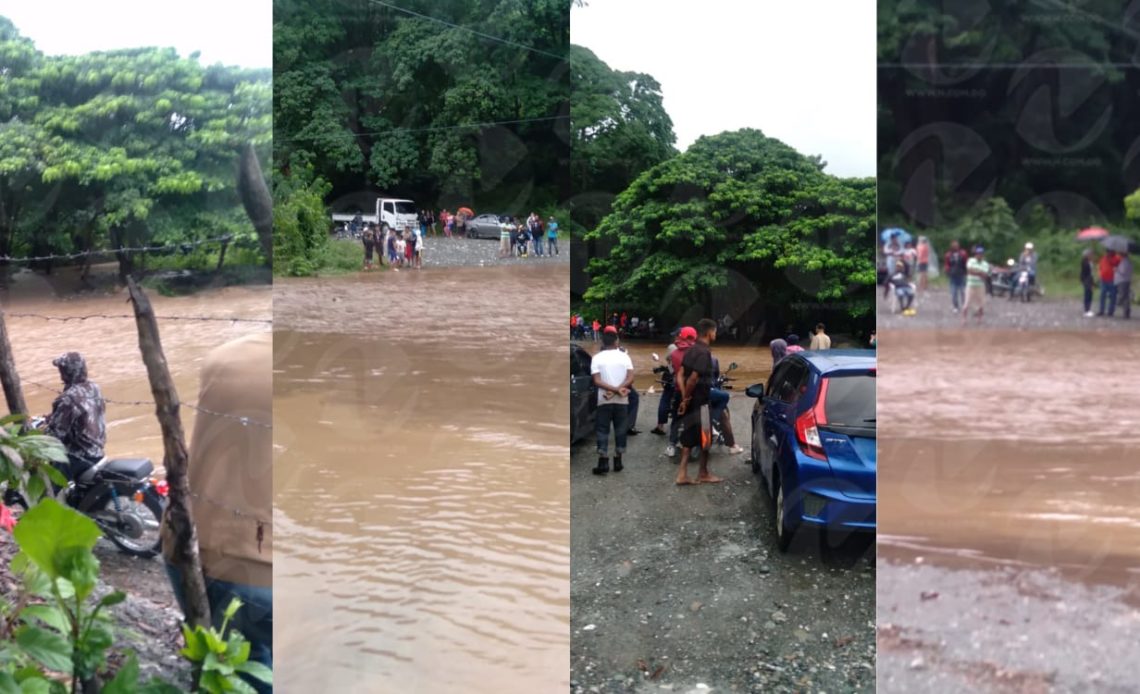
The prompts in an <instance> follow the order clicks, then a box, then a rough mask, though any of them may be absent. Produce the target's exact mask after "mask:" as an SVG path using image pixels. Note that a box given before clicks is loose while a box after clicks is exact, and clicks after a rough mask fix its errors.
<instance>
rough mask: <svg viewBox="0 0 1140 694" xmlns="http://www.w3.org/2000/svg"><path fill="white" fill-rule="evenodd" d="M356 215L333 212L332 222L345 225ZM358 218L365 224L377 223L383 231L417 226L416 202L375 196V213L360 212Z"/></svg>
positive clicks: (353, 213)
mask: <svg viewBox="0 0 1140 694" xmlns="http://www.w3.org/2000/svg"><path fill="white" fill-rule="evenodd" d="M356 216H357V214H356V213H355V212H352V213H346V214H333V216H332V219H333V223H334V224H336V225H338V226H343V227H347V226H348V225H349V223H350V222H352V220H354V219H356ZM360 219H361V221H363V222H364V223H366V224H378V225H380V228H381V229H383V230H385V231H387V230H388V229H403V228H404V227H406V226H408V227H412V228H413V229H415V228H416V227H418V226H419V222H417V221H416V203H414V202H412V201H411V200H399V199H397V198H376V212H375V214H364V213H363V212H361V213H360Z"/></svg>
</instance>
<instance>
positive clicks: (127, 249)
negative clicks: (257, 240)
mask: <svg viewBox="0 0 1140 694" xmlns="http://www.w3.org/2000/svg"><path fill="white" fill-rule="evenodd" d="M235 238H236V237H235V236H234V235H233V234H226V235H223V236H213V237H210V238H206V239H198V240H196V241H182V242H179V243H168V244H163V245H161V246H124V247H122V248H99V249H95V250H87V251H77V252H75V253H51V254H48V255H33V256H22V257H12V256H9V255H0V263H9V264H12V265H16V264H20V263H39V262H44V261H48V260H79V259H80V258H90V257H99V256H107V255H119V254H127V255H137V254H141V253H158V252H160V251H181V252H183V253H187V252H189V251H191V250H193V249H195V248H198V247H200V246H205V245H207V244H210V243H226V244H229V243H233V242H234V240H235Z"/></svg>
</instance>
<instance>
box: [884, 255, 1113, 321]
mask: <svg viewBox="0 0 1140 694" xmlns="http://www.w3.org/2000/svg"><path fill="white" fill-rule="evenodd" d="M899 236H900V235H899V234H892V235H891V236H890V237H889V238H888V239H887V241H886V242H885V243H884V244H883V246H882V249H881V262H880V264H879V269H878V274H879V278H878V279H879V284H880V286H882V287H883V297H884V298H892V299H893V301H894V305H895V308H896V310H897V311H898V312H900V313H902V314H903V315H911V316H913V315H915V314H916V313H917V308H916V304H917V302H918V300H919V299H920V297H921V296H922V295H923V294H924V293H925V292H926V291H927V290H928V289H929V286H930V280H931V279H932V278H933V277H936V276H937V275H938V274H940V273H939V270H941V272H944V273H945V274H946V278H947V280H948V283H949V287H950V307H951V310H952V311H953V312H954V313H955V314H961V316H962V324H963V325H965V324H966V323H967V321H968V319H969V317H970V315H971V314H972V315H973V316H974V317H975V318H976V319H977V321H978V322H979V323H980V322H981V321H982V318H983V316H984V313H985V302H986V299H987V297H992V296H994V284H995V281H1003V282H1005V283H1006V284H1005V289H1006V290H1008V291H1012V290H1011V289H1010V288H1011V287H1012V278H1013V277H1014V276H1015V275H1016V274H1019V273H1022V272H1024V273H1025V275H1026V277H1027V279H1028V285H1029V291H1037V290H1038V256H1037V251H1036V250H1035V249H1034V246H1033V243H1032V242H1026V244H1025V246H1024V248H1023V249H1022V251H1021V253H1020V254H1019V255H1018V257H1017V259H1016V260H1012V259H1011V260H1009V261H1007V263H1006V265H1004V266H1001V265H994V264H992V263H990V262H989V261H988V260H987V259H986V249H985V248H984V247H983V246H981V245H976V246H974V247H973V248H972V253H971V252H970V251H967V249H966V248H963V247H962V245H961V244H960V243H959V241H957V240H954V241H952V242H951V243H950V248H949V250H947V251H946V253H945V254H944V256H943V257H942V262H941V268H940V269H939V267H938V266H937V264H935V263H932V262H931V258H932V257H936V256H934V255H933V248H932V246H931V245H930V240H929V239H927V238H926V237H923V236H920V237H919V238H918V242H917V244H915V243H911V242H910V241H906V242H905V243H900V238H899ZM1080 263H1081V265H1080V282H1081V287H1082V289H1083V293H1084V297H1083V298H1084V301H1083V306H1084V315H1085V316H1086V317H1088V318H1093V317H1102V318H1103V317H1107V318H1112V317H1115V315H1116V310H1117V308H1119V309H1120V311H1121V318H1123V319H1125V320H1127V319H1129V318H1131V317H1132V303H1133V294H1132V275H1133V265H1132V259H1131V257H1130V256H1129V254H1128V253H1127V252H1126V251H1123V250H1113V249H1105V251H1104V254H1103V255H1100V256H1099V257H1098V255H1097V253H1096V251H1095V250H1094V249H1092V248H1086V249H1085V251H1084V252H1083V253H1082V255H1081V261H1080ZM1098 288H1099V289H1100V302H1099V311H1098V312H1096V313H1094V312H1093V299H1094V298H1095V295H1096V290H1097V289H1098Z"/></svg>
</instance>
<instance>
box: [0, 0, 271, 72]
mask: <svg viewBox="0 0 1140 694" xmlns="http://www.w3.org/2000/svg"><path fill="white" fill-rule="evenodd" d="M0 16H4V17H7V18H8V19H10V20H12V22H13V23H14V24H15V25H16V27H17V28H18V29H19V30H20V35H21V36H26V37H28V38H30V39H32V41H34V42H35V44H36V48H38V49H39V50H40V51H42V52H44V53H46V54H48V55H65V54H66V55H79V54H82V53H89V52H91V51H106V50H112V49H116V48H137V47H140V46H161V47H164V48H165V47H170V46H173V47H174V48H175V49H176V50H177V51H178V54H179V55H181V56H183V57H186V56H188V55H190V54H191V53H193V52H194V51H201V52H202V56H201V57H200V58H199V60H200V62H201V63H202V64H203V65H213V64H214V63H218V62H220V63H224V64H225V65H240V66H242V67H250V68H267V67H272V65H273V2H272V0H192V1H190V2H173V1H172V0H0Z"/></svg>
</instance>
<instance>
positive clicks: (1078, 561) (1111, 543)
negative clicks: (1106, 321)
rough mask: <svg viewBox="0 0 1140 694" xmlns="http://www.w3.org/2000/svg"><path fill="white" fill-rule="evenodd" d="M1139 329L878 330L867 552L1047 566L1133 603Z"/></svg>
mask: <svg viewBox="0 0 1140 694" xmlns="http://www.w3.org/2000/svg"><path fill="white" fill-rule="evenodd" d="M1138 364H1140V336H1138V335H1137V334H1134V333H1111V334H1107V335H1106V334H1101V335H1098V334H1079V333H1052V332H1020V331H1001V330H989V331H924V330H916V331H891V333H890V335H889V336H885V337H884V342H883V346H882V347H881V348H880V350H879V368H880V374H879V380H878V388H879V398H878V403H879V404H878V407H879V414H880V415H881V417H879V445H880V453H879V459H880V465H879V479H878V484H879V494H878V498H879V534H878V542H879V549H880V555H881V556H885V557H888V558H891V557H893V558H897V559H906V560H908V561H910V560H913V559H914V558H916V557H918V556H922V557H924V558H925V560H927V561H930V562H934V563H939V564H943V565H947V566H951V567H959V566H961V567H966V566H969V567H987V566H988V567H994V566H1010V567H1048V568H1056V569H1060V570H1061V572H1062V574H1063V575H1065V576H1067V577H1069V578H1070V579H1074V580H1081V581H1086V582H1090V583H1105V584H1113V585H1116V586H1120V587H1123V588H1124V589H1125V590H1126V591H1127V592H1128V593H1129V597H1130V602H1134V603H1140V506H1138V505H1137V504H1136V500H1137V499H1138V498H1140V371H1138V370H1137V365H1138Z"/></svg>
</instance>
